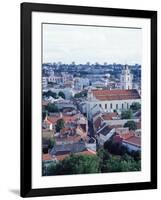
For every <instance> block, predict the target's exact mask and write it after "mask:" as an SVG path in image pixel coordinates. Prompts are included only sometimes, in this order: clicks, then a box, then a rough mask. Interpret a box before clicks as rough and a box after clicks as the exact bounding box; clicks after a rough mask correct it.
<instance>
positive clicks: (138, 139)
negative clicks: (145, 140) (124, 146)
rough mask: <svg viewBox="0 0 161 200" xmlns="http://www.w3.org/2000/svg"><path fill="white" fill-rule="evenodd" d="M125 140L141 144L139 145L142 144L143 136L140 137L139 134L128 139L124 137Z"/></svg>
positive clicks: (137, 144)
mask: <svg viewBox="0 0 161 200" xmlns="http://www.w3.org/2000/svg"><path fill="white" fill-rule="evenodd" d="M123 141H124V142H126V143H129V144H133V145H136V146H139V147H140V146H141V137H138V136H132V137H130V138H128V139H124V140H123Z"/></svg>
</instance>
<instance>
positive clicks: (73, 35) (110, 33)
mask: <svg viewBox="0 0 161 200" xmlns="http://www.w3.org/2000/svg"><path fill="white" fill-rule="evenodd" d="M141 54H142V30H141V29H129V28H110V27H93V26H90V27H89V26H71V25H55V24H44V25H43V62H44V63H45V62H59V61H60V62H62V63H66V64H69V63H71V62H72V61H74V62H76V63H77V64H85V63H87V62H90V63H95V62H98V63H100V64H103V63H104V62H107V63H108V64H110V63H114V62H115V63H121V64H125V63H127V64H135V63H137V64H141Z"/></svg>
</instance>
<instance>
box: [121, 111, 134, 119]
mask: <svg viewBox="0 0 161 200" xmlns="http://www.w3.org/2000/svg"><path fill="white" fill-rule="evenodd" d="M121 118H122V119H131V118H132V111H131V110H124V111H122V113H121Z"/></svg>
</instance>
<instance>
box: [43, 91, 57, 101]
mask: <svg viewBox="0 0 161 200" xmlns="http://www.w3.org/2000/svg"><path fill="white" fill-rule="evenodd" d="M43 96H46V97H50V96H51V97H53V98H54V99H57V98H58V96H57V93H55V92H52V91H51V90H49V91H47V92H43Z"/></svg>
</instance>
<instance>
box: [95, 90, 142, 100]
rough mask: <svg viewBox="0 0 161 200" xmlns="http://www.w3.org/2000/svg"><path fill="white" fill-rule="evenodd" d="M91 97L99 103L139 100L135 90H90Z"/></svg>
mask: <svg viewBox="0 0 161 200" xmlns="http://www.w3.org/2000/svg"><path fill="white" fill-rule="evenodd" d="M92 93H93V95H94V96H95V98H96V99H98V100H100V101H107V100H109V101H110V100H127V99H140V95H139V93H138V92H137V90H107V89H104V90H98V89H97V90H92Z"/></svg>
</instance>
